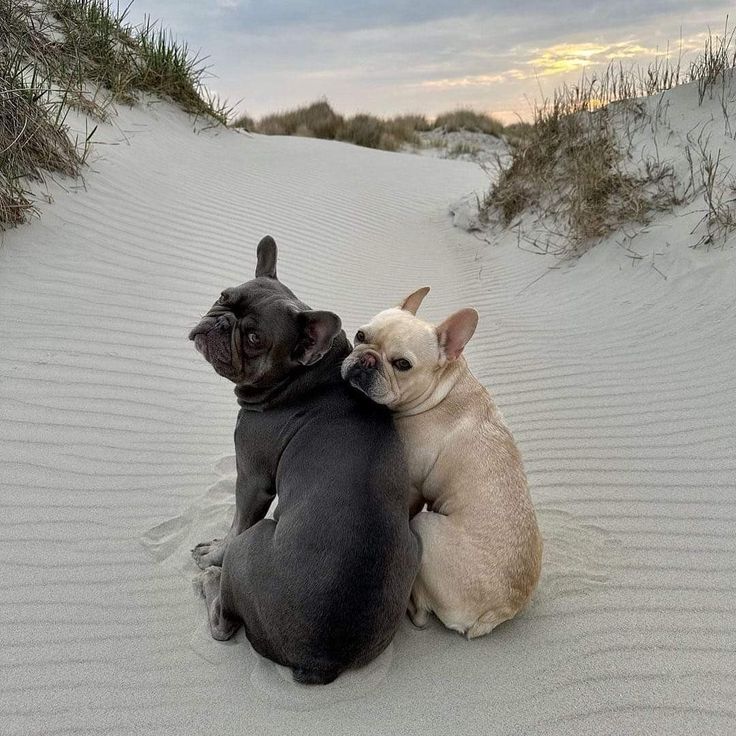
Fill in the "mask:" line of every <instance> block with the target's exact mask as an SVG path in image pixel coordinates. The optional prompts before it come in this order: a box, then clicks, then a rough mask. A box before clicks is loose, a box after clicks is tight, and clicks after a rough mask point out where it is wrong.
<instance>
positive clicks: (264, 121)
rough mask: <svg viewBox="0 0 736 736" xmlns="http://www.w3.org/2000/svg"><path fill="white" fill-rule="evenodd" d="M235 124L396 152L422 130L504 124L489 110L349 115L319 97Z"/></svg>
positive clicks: (499, 129) (489, 129)
mask: <svg viewBox="0 0 736 736" xmlns="http://www.w3.org/2000/svg"><path fill="white" fill-rule="evenodd" d="M233 127H236V128H243V129H245V130H248V131H250V132H252V133H262V134H264V135H297V136H306V137H310V138H326V139H328V140H336V141H345V142H348V143H354V144H355V145H358V146H366V147H368V148H380V149H382V150H384V151H397V150H399V149H400V148H401V146H402V145H404V144H412V145H419V144H420V139H419V135H418V134H419V133H424V132H427V131H430V130H433V129H437V128H442V129H444V130H446V131H447V132H455V131H460V130H466V131H469V132H478V133H485V134H488V135H493V136H496V137H500V136H501V135H502V133H503V125H502V124H501V123H500V122H499V121H498V120H496V119H495V118H493V117H492V116H490V115H487V114H486V113H481V112H476V111H474V110H469V109H457V110H452V111H450V112H446V113H443V114H441V115H438V116H437V117H436V118H434V119H433V120H432V119H430V118H428V117H427V116H425V115H420V114H408V115H396V116H394V117H389V118H382V117H378V116H376V115H369V114H367V113H358V114H357V115H353V116H349V117H346V116H344V115H341V114H339V113H337V112H335V111H334V110H333V108H332V107H331V105H330V104H329V102H328V101H327V100H318V101H316V102H312V103H310V104H307V105H303V106H301V107H297V108H294V109H292V110H285V111H283V112H277V113H272V114H270V115H266V116H264V117H262V118H261V119H260V120H254V119H253V118H251V117H249V116H248V115H243V116H241V117H240V118H238V119H237V120H236V121H235V122H234V123H233Z"/></svg>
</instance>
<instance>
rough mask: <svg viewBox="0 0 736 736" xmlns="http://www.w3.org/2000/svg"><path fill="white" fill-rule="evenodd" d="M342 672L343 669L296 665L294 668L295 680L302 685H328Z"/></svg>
mask: <svg viewBox="0 0 736 736" xmlns="http://www.w3.org/2000/svg"><path fill="white" fill-rule="evenodd" d="M340 672H342V670H341V669H337V668H331V669H319V670H317V669H308V668H306V667H295V668H294V669H293V670H292V674H293V676H294V681H295V682H299V683H301V684H302V685H328V684H329V683H331V682H332V681H333V680H335V679H336V678H337V676H338V675H339V674H340Z"/></svg>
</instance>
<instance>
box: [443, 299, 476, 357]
mask: <svg viewBox="0 0 736 736" xmlns="http://www.w3.org/2000/svg"><path fill="white" fill-rule="evenodd" d="M477 326H478V312H476V311H475V309H461V310H460V311H459V312H455V314H451V315H450V316H449V317H448V318H447V319H446V320H445V321H444V322H443V323H442V324H441V325H438V326H437V339H438V340H439V344H440V350H442V352H443V353H444V354H445V357H446V358H447V360H457V359H458V358H459V357H460V354H461V353H462V352H463V348H465V346H466V345H467V344H468V341H469V340H470V338H471V337H473V333H474V332H475V328H476V327H477Z"/></svg>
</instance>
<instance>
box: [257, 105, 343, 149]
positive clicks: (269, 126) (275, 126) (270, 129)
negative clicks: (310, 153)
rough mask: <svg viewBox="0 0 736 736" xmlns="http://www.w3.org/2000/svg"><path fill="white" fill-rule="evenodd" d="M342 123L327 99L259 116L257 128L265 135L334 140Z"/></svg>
mask: <svg viewBox="0 0 736 736" xmlns="http://www.w3.org/2000/svg"><path fill="white" fill-rule="evenodd" d="M343 124H344V119H343V117H342V115H338V114H337V113H336V112H335V111H334V110H333V109H332V107H330V104H329V103H328V102H327V100H318V101H317V102H313V103H311V104H310V105H305V106H303V107H297V108H295V109H293V110H286V111H285V112H278V113H272V114H271V115H266V117H264V118H261V120H260V121H259V122H258V125H257V130H258V132H259V133H263V134H265V135H301V136H307V137H310V138H328V139H330V140H334V139H335V138H336V137H337V134H338V132H339V131H340V130H341V128H342V126H343Z"/></svg>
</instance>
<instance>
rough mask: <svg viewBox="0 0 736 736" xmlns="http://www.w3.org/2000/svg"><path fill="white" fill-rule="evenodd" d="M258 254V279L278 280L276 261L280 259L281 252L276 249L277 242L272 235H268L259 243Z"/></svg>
mask: <svg viewBox="0 0 736 736" xmlns="http://www.w3.org/2000/svg"><path fill="white" fill-rule="evenodd" d="M257 253H258V263H257V264H256V278H257V277H259V276H266V277H268V278H269V279H275V278H278V277H277V276H276V259H277V258H278V254H279V251H278V248H277V247H276V241H275V240H274V239H273V238H272V237H271V236H270V235H266V237H265V238H262V239H261V242H260V243H258V251H257Z"/></svg>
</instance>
